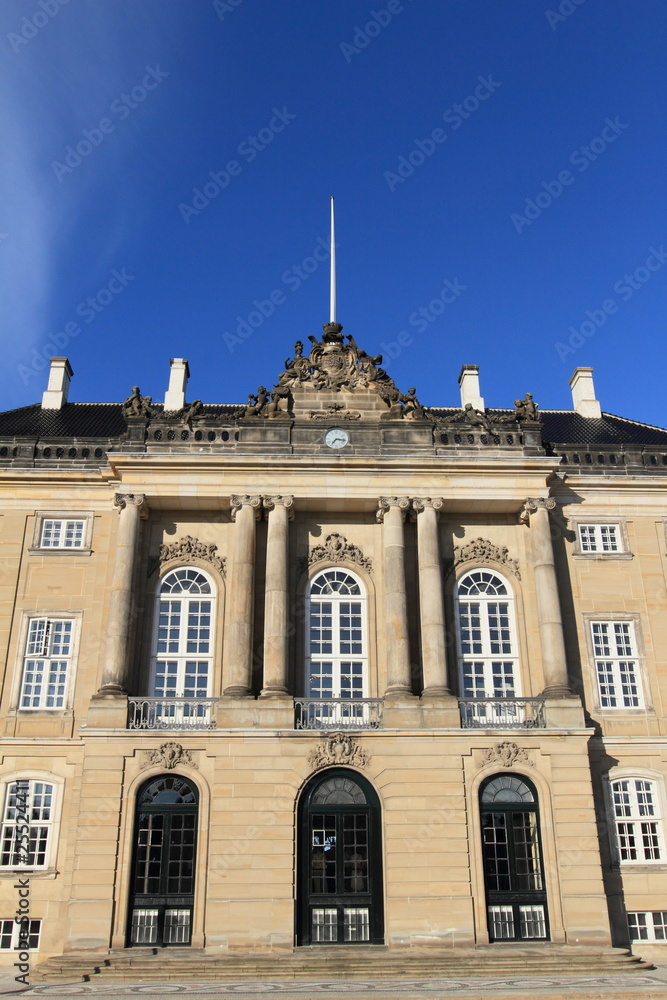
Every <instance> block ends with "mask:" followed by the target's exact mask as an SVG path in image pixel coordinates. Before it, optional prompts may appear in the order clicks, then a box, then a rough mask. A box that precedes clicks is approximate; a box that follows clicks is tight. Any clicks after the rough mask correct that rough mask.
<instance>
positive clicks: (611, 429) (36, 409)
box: [0, 403, 667, 447]
mask: <svg viewBox="0 0 667 1000" xmlns="http://www.w3.org/2000/svg"><path fill="white" fill-rule="evenodd" d="M153 408H154V411H155V414H156V416H157V415H160V416H161V415H162V406H161V405H159V404H154V407H153ZM239 409H240V404H237V405H229V404H218V405H208V404H207V405H205V413H206V414H207V415H211V416H223V415H227V416H229V415H230V414H232V413H233V412H234V411H237V412H238V410H239ZM431 412H432V413H433V414H434V415H435V416H438V415H441V416H445V415H451V414H454V413H456V412H457V408H456V407H432V408H431ZM511 412H512V411H510V410H488V411H487V415H488V416H490V417H491V419H493V417H494V416H509V415H510V414H511ZM541 418H542V421H541V422H542V438H543V440H544V441H546V442H550V443H551V444H559V445H563V444H568V445H622V444H630V445H640V446H641V445H660V446H663V447H667V430H664V429H662V428H660V427H652V426H651V425H650V424H641V423H638V422H637V421H635V420H627V419H626V418H625V417H617V416H614V415H613V414H611V413H603V415H602V417H601V418H600V419H599V420H595V419H591V418H588V417H582V416H580V414H578V413H575V412H574V411H572V410H542V411H541ZM456 426H458V427H461V426H463V425H452V428H453V429H454V428H455V427H456ZM126 429H127V426H126V423H125V419H124V418H123V412H122V404H121V403H67V404H66V405H65V406H64V407H63V408H62V409H61V410H43V409H42V407H41V405H40V404H39V403H34V404H33V405H32V406H22V407H21V408H20V409H17V410H6V411H5V412H4V413H0V438H8V437H9V438H13V437H22V438H40V439H44V438H118V437H120V436H122V435H124V434H125V431H126Z"/></svg>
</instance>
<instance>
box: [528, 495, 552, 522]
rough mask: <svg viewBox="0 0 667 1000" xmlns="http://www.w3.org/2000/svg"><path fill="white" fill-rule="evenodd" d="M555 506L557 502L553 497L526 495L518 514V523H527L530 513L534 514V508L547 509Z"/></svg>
mask: <svg viewBox="0 0 667 1000" xmlns="http://www.w3.org/2000/svg"><path fill="white" fill-rule="evenodd" d="M557 506H558V502H557V500H556V498H555V497H528V499H527V500H526V501H525V502H524V505H523V508H522V510H521V513H520V514H519V522H520V524H529V523H530V515H531V514H534V513H535V511H536V510H547V511H549V510H553V509H554V508H555V507H557Z"/></svg>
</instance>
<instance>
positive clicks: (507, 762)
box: [480, 740, 534, 767]
mask: <svg viewBox="0 0 667 1000" xmlns="http://www.w3.org/2000/svg"><path fill="white" fill-rule="evenodd" d="M487 764H500V765H501V766H502V767H512V766H513V765H514V764H528V765H529V766H530V767H533V766H534V765H533V761H532V760H531V759H530V754H529V753H528V751H527V750H524V749H522V747H520V746H519V745H518V744H517V743H512V742H510V741H509V740H506V741H505V742H504V743H496V744H495V745H494V746H492V747H490V748H489V749H488V750H485V751H484V752H483V753H482V755H481V763H480V766H481V767H486V765H487Z"/></svg>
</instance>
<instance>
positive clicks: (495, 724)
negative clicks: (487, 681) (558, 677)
mask: <svg viewBox="0 0 667 1000" xmlns="http://www.w3.org/2000/svg"><path fill="white" fill-rule="evenodd" d="M459 710H460V712H461V728H462V729H545V728H546V724H547V723H546V718H545V715H544V698H459Z"/></svg>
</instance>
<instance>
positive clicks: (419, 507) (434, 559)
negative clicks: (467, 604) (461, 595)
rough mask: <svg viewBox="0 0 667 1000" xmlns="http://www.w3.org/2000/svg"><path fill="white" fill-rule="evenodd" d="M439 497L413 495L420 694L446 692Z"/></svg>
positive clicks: (447, 685)
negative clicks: (415, 536)
mask: <svg viewBox="0 0 667 1000" xmlns="http://www.w3.org/2000/svg"><path fill="white" fill-rule="evenodd" d="M441 507H442V500H440V499H435V500H434V499H431V497H416V498H415V499H414V500H413V501H412V509H413V510H414V511H415V512H416V515H417V551H418V557H419V608H420V623H421V641H422V669H423V672H424V690H423V692H422V694H423V695H426V696H441V695H449V694H450V690H449V684H448V678H447V646H446V642H445V609H444V602H443V587H442V566H441V563H440V546H439V543H438V511H439V510H440V508H441Z"/></svg>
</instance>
